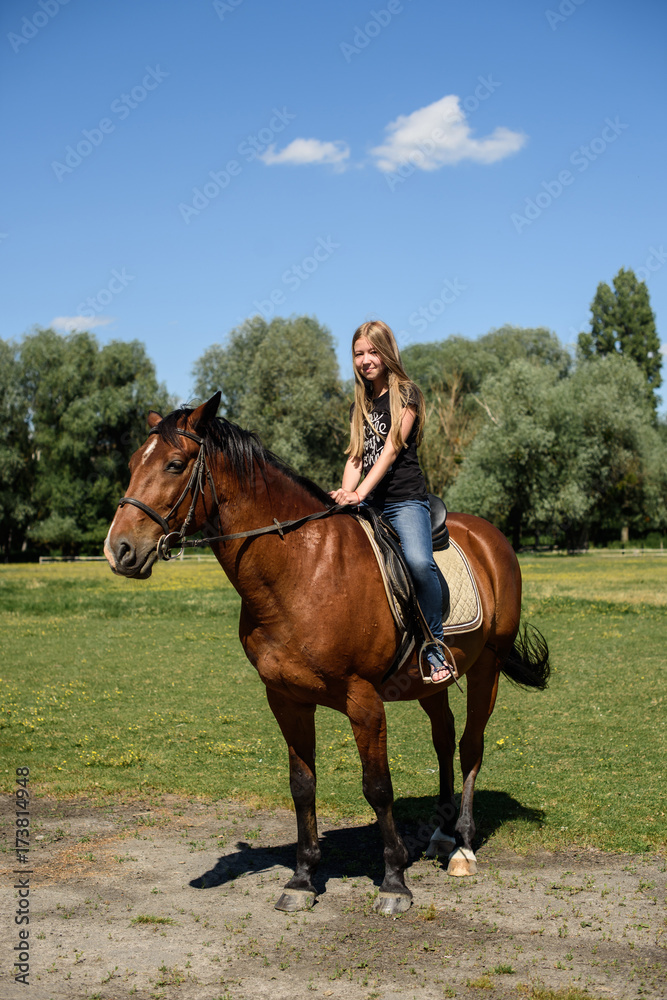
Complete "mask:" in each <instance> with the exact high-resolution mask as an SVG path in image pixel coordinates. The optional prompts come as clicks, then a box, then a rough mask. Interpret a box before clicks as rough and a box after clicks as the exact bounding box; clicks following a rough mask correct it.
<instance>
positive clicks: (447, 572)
mask: <svg viewBox="0 0 667 1000" xmlns="http://www.w3.org/2000/svg"><path fill="white" fill-rule="evenodd" d="M434 556H435V561H436V562H437V564H438V566H439V568H440V572H441V573H442V575H443V576H444V578H445V580H446V581H447V585H448V586H449V614H448V615H447V617H446V618H445V620H444V621H443V623H442V627H443V628H444V630H445V635H447V634H458V633H459V632H473V631H474V630H475V629H476V628H479V626H480V625H481V624H482V602H481V601H480V599H479V591H478V589H477V583H476V581H475V577H474V576H473V574H472V570H471V569H470V564H469V562H468V560H467V559H466V557H465V555H464V554H463V552H462V551H461V549H460V548H459V546H458V545H457V544H456V542H455V541H454V540H453V539H452V538H450V539H449V545H448V546H447V548H446V549H441V550H440V551H439V552H434Z"/></svg>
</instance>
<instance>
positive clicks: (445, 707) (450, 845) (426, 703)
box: [419, 688, 457, 858]
mask: <svg viewBox="0 0 667 1000" xmlns="http://www.w3.org/2000/svg"><path fill="white" fill-rule="evenodd" d="M419 704H420V705H421V707H422V708H423V709H424V711H425V712H426V714H427V715H428V717H429V719H430V721H431V735H432V738H433V746H434V747H435V752H436V755H437V758H438V769H439V772H440V794H439V796H438V807H437V809H436V818H437V821H438V827H437V829H436V830H435V832H434V833H433V835H432V837H431V840H430V843H429V845H428V847H427V848H426V851H425V854H426V857H427V858H437V857H442V856H445V857H447V858H449V855H450V854H451V853H452V851H453V850H455V848H456V837H455V835H454V822H455V820H456V813H457V809H456V803H455V801H454V750H455V741H454V715H453V713H452V710H451V708H450V707H449V696H448V692H447V688H444V689H443V690H441V691H438V692H437V693H436V694H433V695H431V696H430V697H429V698H424V699H422V700H421V701H420V702H419Z"/></svg>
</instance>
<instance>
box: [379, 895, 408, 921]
mask: <svg viewBox="0 0 667 1000" xmlns="http://www.w3.org/2000/svg"><path fill="white" fill-rule="evenodd" d="M411 906H412V896H411V895H408V893H405V892H382V891H380V893H379V895H378V898H377V899H376V900H375V903H374V904H373V909H374V910H375V912H376V913H382V914H383V915H384V916H385V917H397V916H398V915H399V913H405V912H406V910H409V909H410V907H411Z"/></svg>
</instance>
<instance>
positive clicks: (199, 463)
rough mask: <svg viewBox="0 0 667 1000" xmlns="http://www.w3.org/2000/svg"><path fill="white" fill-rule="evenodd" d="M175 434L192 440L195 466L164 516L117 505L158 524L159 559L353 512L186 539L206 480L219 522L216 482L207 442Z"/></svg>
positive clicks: (330, 510)
mask: <svg viewBox="0 0 667 1000" xmlns="http://www.w3.org/2000/svg"><path fill="white" fill-rule="evenodd" d="M150 433H151V434H158V433H159V431H158V429H157V427H155V428H153V430H152V431H151V432H150ZM176 433H177V434H180V435H181V436H182V437H186V438H190V440H191V441H195V442H196V443H197V444H198V445H199V454H198V455H197V458H196V459H195V464H194V465H193V467H192V472H191V473H190V478H189V479H188V481H187V484H186V486H185V489H184V490H183V492H182V493H181V495H180V497H179V498H178V500H177V501H176V503H175V504H174V505H173V507H172V508H171V510H170V511H169V513H168V514H167V515H166V517H163V516H162V514H158V512H157V511H156V510H153V508H152V507H149V506H148V504H147V503H144V502H143V500H136V499H135V498H134V497H123V498H122V500H120V501H119V503H118V506H119V507H124V506H125V505H126V504H131V505H132V506H133V507H138V508H139V510H141V511H143V512H144V514H148V516H149V517H151V518H152V519H153V520H154V521H155V522H156V523H157V524H159V525H160V527H161V528H162V530H163V532H164V534H163V535H161V537H160V538H159V539H158V543H157V557H158V559H165V560H168V559H171V553H170V549H175V548H176V547H177V546H180V551H181V552H182V551H183V549H185V548H204V547H205V546H207V545H212V544H213V543H214V542H228V541H231V540H232V539H235V538H253V537H255V536H257V535H268V534H278V535H280V537H281V538H283V537H284V534H285V532H286V531H291V530H292V529H294V528H298V527H300V525H302V524H305V523H306V522H307V521H317V520H318V519H319V518H322V517H329V515H330V514H337V513H338V512H339V511H345V512H346V513H352V508H350V507H348V506H341V505H340V504H335V505H334V506H332V507H327V508H326V509H325V510H320V511H316V513H314V514H306V515H305V516H304V517H298V518H296V519H295V520H293V521H278V520H277V518H275V517H274V519H273V523H272V524H267V525H266V526H265V527H263V528H252V529H251V530H250V531H237V532H235V533H234V534H232V535H213V536H211V535H207V536H205V537H204V538H186V537H185V536H186V534H187V531H188V528H189V527H190V524H191V523H192V519H193V517H194V514H195V508H196V506H197V501H198V500H199V497H200V496H201V497H202V498H203V495H204V490H205V488H206V483H207V481H208V484H209V486H210V488H211V496H212V497H213V503H214V505H215V511H216V515H215V516H216V519H217V520H218V521H219V507H220V501H219V500H218V495H217V493H216V491H215V483H214V482H213V476H212V475H211V470H210V467H209V464H208V460H207V458H206V442H205V440H204V438H201V437H199V435H198V434H193V433H192V432H191V431H186V430H182V429H181V428H180V427H177V428H176ZM188 493H191V494H192V500H191V501H190V507H189V509H188V512H187V514H186V515H185V520H184V521H183V524H182V525H181V528H180V530H179V531H172V530H171V526H170V524H169V522H170V521H171V519H172V518H173V517H174V516H175V515H176V514H177V513H178V509H179V507H180V506H181V504H182V503H183V501H184V500H185V498H186V497H187V495H188ZM172 539H175V541H172Z"/></svg>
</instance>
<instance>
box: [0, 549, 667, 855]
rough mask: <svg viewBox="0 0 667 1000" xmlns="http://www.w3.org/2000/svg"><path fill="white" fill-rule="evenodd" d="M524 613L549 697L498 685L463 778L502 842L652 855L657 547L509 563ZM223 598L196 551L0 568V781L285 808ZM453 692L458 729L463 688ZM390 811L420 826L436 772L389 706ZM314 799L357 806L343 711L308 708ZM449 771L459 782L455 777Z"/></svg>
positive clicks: (426, 743)
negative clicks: (127, 568)
mask: <svg viewBox="0 0 667 1000" xmlns="http://www.w3.org/2000/svg"><path fill="white" fill-rule="evenodd" d="M522 568H523V572H524V617H525V618H526V620H529V621H532V622H533V623H534V624H536V625H537V626H538V627H539V628H540V629H541V630H542V632H543V633H544V635H545V636H546V638H547V640H548V642H549V646H550V649H551V652H552V658H553V677H552V682H551V685H550V687H549V689H548V690H547V691H546V692H543V693H542V692H525V691H521V690H518V689H517V688H515V687H514V686H513V685H511V684H510V683H509V682H507V681H504V682H503V681H501V687H500V693H499V696H498V702H497V705H496V710H495V712H494V715H493V717H492V719H491V721H490V723H489V726H488V727H487V741H486V755H485V760H484V765H483V768H482V771H481V773H480V776H479V779H478V782H477V789H478V791H477V796H476V802H475V812H476V819H477V822H478V829H479V832H480V834H481V835H482V836H485V837H492V838H493V840H494V842H496V843H498V844H499V845H506V846H510V847H514V848H515V849H519V850H530V849H533V848H537V847H545V848H548V849H557V848H560V847H565V846H570V845H578V846H596V847H601V848H605V849H613V850H627V851H642V850H653V849H662V848H664V845H665V843H666V841H667V837H666V835H665V830H666V827H665V811H667V810H666V808H665V802H664V798H661V795H662V794H663V793H662V787H661V786H662V763H661V762H662V761H664V755H665V744H666V743H667V740H666V738H665V722H664V718H665V712H664V707H665V700H664V695H665V680H664V670H663V669H662V660H663V652H662V651H663V650H664V649H665V648H667V606H666V604H667V596H666V595H667V559H664V558H662V559H661V558H660V556H658V555H655V556H650V555H644V556H642V557H637V558H633V557H629V556H621V555H619V556H618V557H616V558H614V557H609V556H602V555H600V556H598V555H588V556H581V557H573V558H550V557H540V556H530V557H526V558H525V559H523V560H522ZM238 611H239V599H238V597H237V595H236V593H235V592H234V591H233V590H232V588H231V587H230V586H229V584H228V583H227V580H226V578H225V576H224V574H223V573H222V571H221V570H220V569H219V568H218V567H217V564H215V563H213V562H197V561H196V560H195V559H191V560H186V561H185V562H183V563H179V562H177V561H175V560H174V561H172V562H171V563H169V564H165V565H161V566H160V567H158V568H157V570H156V572H155V573H154V575H153V577H152V578H151V579H150V580H149V581H147V582H143V583H142V582H135V581H130V580H121V579H118V578H115V577H113V576H112V575H111V573H110V572H109V570H108V569H107V568H106V566H105V565H102V564H55V565H45V566H41V567H37V566H25V565H22V566H6V567H1V568H0V641H1V642H2V649H3V664H4V668H3V669H2V671H1V674H0V779H2V780H1V785H2V788H3V790H5V791H8V790H10V789H12V788H13V787H14V784H13V783H14V769H15V768H16V767H18V766H23V765H26V764H27V765H29V766H30V768H31V776H30V784H31V789H32V792H33V794H36V795H40V794H47V793H48V794H55V795H58V796H66V795H73V794H77V793H86V794H89V795H90V794H92V795H99V796H105V795H108V794H111V793H119V794H122V795H127V794H134V793H143V794H148V793H150V794H152V793H162V792H176V793H182V794H190V795H195V796H210V797H215V798H218V797H220V798H223V797H236V798H239V799H245V800H248V801H255V802H262V803H263V804H265V805H268V806H271V805H286V804H288V803H289V801H290V800H289V787H288V780H287V754H286V750H285V746H284V743H283V740H282V737H281V736H280V734H279V732H278V728H277V725H276V723H275V721H274V719H273V716H272V715H271V713H270V711H269V709H268V707H267V704H266V699H265V696H264V689H263V685H262V684H261V682H260V681H259V679H258V677H257V675H256V673H255V671H254V670H253V668H252V667H251V666H250V665H249V664H248V662H247V661H246V659H245V657H244V655H243V652H242V650H241V647H240V644H239V642H238V637H237V622H238ZM450 700H451V703H452V706H453V709H454V712H455V715H456V719H457V731H459V734H460V729H461V726H462V724H463V722H464V720H465V699H464V698H463V697H462V696H461V695H460V694H458V692H457V691H456V690H454V691H453V692H452V694H451V696H450ZM388 719H389V734H390V743H389V749H390V758H391V766H392V774H393V778H394V791H395V794H396V798H397V815H398V816H399V817H400V818H402V819H404V820H405V819H411V820H416V819H419V820H428V818H429V817H430V816H431V814H432V811H433V803H434V798H433V796H434V793H435V791H436V783H437V775H436V774H435V770H434V769H435V767H436V764H435V759H434V754H433V750H432V746H431V743H430V737H429V726H428V722H427V719H426V715H425V714H424V713H423V712H422V711H421V710H420V709H419V707H418V706H417V705H416V704H414V703H412V704H399V705H396V704H394V705H389V706H388ZM317 720H318V804H319V809H320V812H326V813H328V814H329V815H335V816H355V817H365V818H369V817H370V815H371V814H370V810H369V809H368V806H367V805H366V803H365V801H364V799H363V796H362V794H361V775H360V765H359V759H358V756H357V752H356V748H355V745H354V740H353V739H352V735H351V731H350V728H349V725H348V723H347V720H346V719H345V718H344V717H343V716H341V715H338V714H337V713H334V712H331V711H328V710H326V709H319V710H318V713H317ZM459 784H460V778H459Z"/></svg>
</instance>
